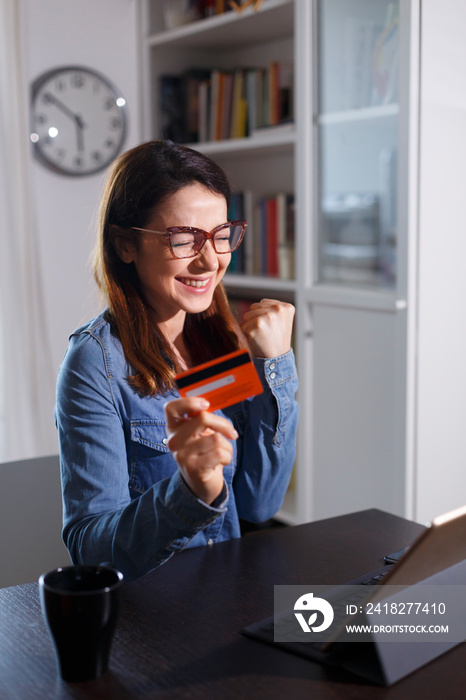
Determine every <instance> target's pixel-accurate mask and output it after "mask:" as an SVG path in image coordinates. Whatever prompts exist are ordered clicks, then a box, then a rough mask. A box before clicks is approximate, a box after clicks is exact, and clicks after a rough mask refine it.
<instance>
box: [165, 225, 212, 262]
mask: <svg viewBox="0 0 466 700" xmlns="http://www.w3.org/2000/svg"><path fill="white" fill-rule="evenodd" d="M204 240H205V239H204V236H203V235H202V233H196V232H191V231H180V232H173V233H172V234H171V236H170V243H171V248H172V251H173V254H174V255H175V256H176V257H177V258H192V257H193V256H194V255H196V253H197V251H198V250H199V248H200V247H201V245H202V243H203V242H204Z"/></svg>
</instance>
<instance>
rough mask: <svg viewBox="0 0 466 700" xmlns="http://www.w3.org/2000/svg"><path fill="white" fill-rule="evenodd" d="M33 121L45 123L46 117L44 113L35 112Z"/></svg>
mask: <svg viewBox="0 0 466 700" xmlns="http://www.w3.org/2000/svg"><path fill="white" fill-rule="evenodd" d="M34 121H35V123H36V124H45V123H46V121H47V117H46V116H45V114H36V115H35V117H34Z"/></svg>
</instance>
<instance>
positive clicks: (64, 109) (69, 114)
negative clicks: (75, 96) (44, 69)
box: [44, 92, 79, 121]
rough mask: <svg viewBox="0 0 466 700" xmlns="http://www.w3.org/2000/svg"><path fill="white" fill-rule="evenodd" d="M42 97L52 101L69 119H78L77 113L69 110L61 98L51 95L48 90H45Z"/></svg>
mask: <svg viewBox="0 0 466 700" xmlns="http://www.w3.org/2000/svg"><path fill="white" fill-rule="evenodd" d="M44 97H46V98H47V99H48V101H49V102H52V104H54V105H55V106H56V107H58V109H59V110H61V111H62V112H63V114H66V116H67V117H70V119H73V120H74V121H76V120H77V118H78V119H79V117H77V115H76V114H75V113H74V112H72V111H71V109H70V108H69V107H67V106H66V105H65V104H63V102H61V100H59V99H57V98H56V97H55V95H52V94H51V93H50V92H46V93H45V95H44Z"/></svg>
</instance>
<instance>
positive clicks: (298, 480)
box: [141, 0, 466, 524]
mask: <svg viewBox="0 0 466 700" xmlns="http://www.w3.org/2000/svg"><path fill="white" fill-rule="evenodd" d="M446 3H447V5H448V8H449V12H446V11H443V10H441V8H437V9H436V8H435V7H433V6H429V8H428V9H426V13H427V15H426V17H427V16H428V15H429V16H430V15H432V16H435V19H433V20H432V21H431V23H430V25H429V22H428V20H427V19H425V17H424V18H423V23H422V24H421V12H420V9H421V0H378V1H377V2H374V0H295V1H293V0H264V2H263V3H262V4H261V7H260V10H259V11H258V12H255V11H254V9H253V7H249V8H248V9H246V10H245V11H244V12H243V13H241V14H237V13H236V12H233V11H231V12H223V13H222V14H219V15H214V16H210V17H207V18H204V19H200V20H197V21H193V22H190V23H186V24H182V25H181V26H177V27H167V26H165V24H164V14H163V8H164V2H162V0H141V7H142V11H141V65H142V95H143V104H142V107H143V133H144V137H145V138H154V137H156V138H159V137H160V136H161V131H162V130H163V119H162V116H163V115H161V109H160V102H159V89H158V86H159V84H160V78H161V76H162V75H167V74H169V75H174V76H177V75H178V76H181V75H183V74H184V73H185V72H186V71H187V70H188V69H192V68H196V69H202V70H204V71H213V70H217V71H220V72H228V71H234V70H235V69H236V68H238V67H244V68H245V69H250V68H258V67H262V68H264V69H265V68H267V67H268V66H270V64H271V62H278V63H279V64H280V63H281V64H283V65H290V64H293V66H294V91H293V117H294V118H293V121H292V123H285V124H279V125H276V126H275V127H270V128H267V129H266V128H264V129H260V128H259V129H252V130H250V132H249V133H247V134H246V135H244V136H243V137H241V138H220V139H214V140H203V141H201V142H194V143H190V144H189V145H191V146H192V147H194V148H197V149H198V150H201V151H202V152H204V153H206V154H208V155H210V156H211V157H212V158H214V159H215V160H217V161H218V162H219V163H220V165H222V167H224V169H225V170H226V172H227V173H228V175H229V178H230V181H231V184H232V189H233V191H241V192H243V193H245V194H246V198H247V200H248V204H247V205H246V206H247V216H246V218H247V219H248V222H249V228H248V232H247V234H246V235H247V236H249V237H253V238H254V237H255V236H257V235H258V233H257V231H258V226H257V222H256V216H255V211H256V209H257V206H258V205H259V202H260V201H261V200H262V199H264V198H270V197H275V196H276V195H277V194H278V193H285V194H288V195H293V196H294V207H295V235H294V256H293V257H294V271H293V272H294V274H293V275H292V277H291V276H290V278H289V279H280V277H277V276H270V275H267V274H263V273H262V274H258V273H257V272H254V273H253V274H244V273H241V274H239V273H238V272H230V273H229V274H228V275H227V276H226V277H225V285H226V287H227V291H228V293H229V295H230V298H231V299H232V300H233V302H234V303H237V304H238V305H239V307H241V305H242V304H244V301H245V300H255V299H260V298H262V297H266V296H267V297H271V296H275V297H278V298H281V299H284V300H286V301H290V302H292V303H294V304H295V306H296V312H297V313H296V323H295V338H294V348H295V352H296V356H297V362H298V372H299V378H300V389H299V394H298V401H299V404H300V427H299V434H298V444H297V461H296V465H295V470H294V474H293V480H292V484H291V487H290V490H289V493H288V494H287V497H286V499H285V503H284V506H283V509H282V511H281V512H280V514H279V517H280V518H281V519H282V520H284V521H285V522H288V523H292V524H294V523H299V522H304V521H308V520H311V519H314V518H324V517H330V516H333V515H338V514H341V513H345V512H349V511H354V510H358V509H363V508H370V507H378V508H381V509H384V510H388V511H390V512H393V513H396V514H399V515H404V516H407V517H411V518H420V519H425V520H427V519H430V518H431V517H433V516H435V515H436V514H437V513H438V512H441V511H442V509H443V510H447V509H448V507H450V506H451V507H456V505H460V503H457V502H456V501H455V494H454V493H453V492H448V493H447V492H445V493H444V491H445V489H443V491H442V494H443V496H442V498H441V502H442V506H440V505H439V507H438V508H436V507H432V508H431V505H432V504H433V503H434V501H435V499H436V494H435V493H434V491H435V489H432V490H430V491H429V489H426V487H425V486H424V485H423V484H422V483H421V477H422V475H424V474H426V475H427V474H433V473H434V471H435V465H434V464H431V463H430V462H429V456H428V454H427V453H426V449H425V447H424V445H427V444H429V436H430V435H434V434H436V429H437V426H436V425H435V424H434V421H433V418H432V419H431V418H430V417H429V412H426V411H425V410H421V409H420V408H419V401H420V398H422V396H430V397H431V398H432V392H431V391H430V389H429V382H432V373H430V374H429V373H428V372H427V370H426V369H425V368H427V367H431V366H432V363H433V360H432V361H431V363H429V361H427V362H426V360H425V358H426V357H430V346H432V347H433V346H435V345H436V340H435V330H433V329H435V323H436V322H438V319H439V314H437V316H436V317H435V319H434V316H433V314H432V313H431V312H430V309H429V308H428V307H427V306H426V301H425V300H427V299H431V297H430V296H429V294H428V293H426V284H425V281H424V274H425V273H424V272H423V270H424V269H425V266H426V261H429V260H431V261H435V262H436V261H438V260H439V259H440V257H441V255H444V251H441V249H440V247H439V245H435V244H434V243H431V241H434V240H436V233H437V232H435V231H431V239H429V238H426V237H425V235H424V237H421V236H420V232H419V227H420V225H421V223H422V224H423V226H424V227H425V229H426V230H427V231H428V230H429V221H428V220H426V217H425V215H424V213H423V212H424V210H425V211H428V210H429V206H433V205H434V203H435V204H436V205H437V206H439V207H440V208H442V211H443V212H444V214H445V216H449V217H450V218H449V221H452V219H451V216H450V214H449V213H448V214H447V213H446V212H447V211H448V212H450V211H454V212H457V211H458V204H457V202H460V201H461V199H462V197H461V195H460V194H458V196H457V198H456V200H453V198H452V196H450V195H449V194H448V192H447V187H446V185H444V183H443V182H441V177H442V176H441V174H440V170H439V169H438V168H437V167H436V165H435V162H434V161H433V160H432V158H431V152H434V151H433V147H432V143H434V142H435V141H436V142H438V143H443V141H444V138H445V133H439V131H438V129H439V128H440V127H437V129H434V128H433V126H432V124H434V122H435V124H439V125H440V124H444V123H446V122H447V120H446V118H445V119H442V118H440V113H439V112H436V113H435V117H434V118H432V114H433V106H432V104H433V103H432V102H430V103H428V102H426V101H425V100H424V101H423V93H422V92H421V79H422V80H423V81H424V82H423V86H424V88H423V89H426V86H427V87H429V80H430V81H431V82H432V84H434V83H435V79H436V76H439V75H440V73H439V72H438V71H437V73H436V72H435V69H434V68H432V69H431V72H430V73H426V72H425V71H424V73H423V74H421V59H422V60H424V62H425V60H426V59H425V53H424V52H425V51H426V48H425V47H426V46H429V45H430V46H431V51H432V55H435V56H438V51H437V50H435V49H434V48H433V47H435V45H436V41H438V40H439V39H438V37H436V34H435V25H436V23H437V24H439V23H445V22H449V23H450V30H451V31H450V34H451V36H452V37H453V36H456V35H455V34H454V31H453V27H454V26H455V25H454V22H455V20H457V21H458V22H459V23H460V22H461V21H463V26H464V22H465V21H466V18H465V10H464V5H463V4H462V2H461V0H446ZM431 5H433V4H431ZM442 7H443V5H442ZM423 12H424V11H423ZM424 14H425V13H424ZM425 27H427V29H424V28H425ZM421 33H422V41H421ZM451 41H453V44H454V45H455V46H456V50H457V51H458V52H460V53H461V52H463V53H462V54H461V55H464V48H462V47H461V46H460V45H459V44H458V46H457V45H456V43H455V41H456V40H453V39H451ZM429 42H430V44H429ZM450 48H451V47H450ZM454 55H455V54H454V52H453V51H451V50H445V52H444V54H443V55H442V66H443V69H444V72H443V74H444V75H447V74H448V75H450V76H459V75H460V73H459V67H458V65H455V63H454V59H453V56H454ZM458 55H459V54H458ZM426 65H429V63H428V61H427V64H426ZM458 85H460V77H458ZM437 89H438V88H437ZM432 90H434V88H432ZM463 93H464V91H463ZM426 94H428V93H426ZM432 94H434V93H433V92H432ZM457 94H458V95H460V94H461V91H460V90H459V89H458V91H457ZM452 99H453V98H452V97H451V96H449V97H448V100H446V103H447V102H448V104H449V105H450V102H449V100H452ZM459 99H460V98H459V97H458V100H459ZM449 109H450V107H449ZM426 115H427V116H430V118H431V119H432V121H430V122H426V121H424V122H423V123H424V125H426V124H427V126H428V129H427V131H429V129H430V130H431V131H432V132H435V138H434V139H432V140H431V141H430V142H427V141H426V139H425V137H424V135H423V134H424V133H427V132H422V130H420V123H421V121H422V120H423V119H425V116H426ZM448 130H449V127H448V126H447V127H446V131H448ZM455 133H456V132H455ZM457 140H458V143H460V142H461V138H460V135H459V134H457ZM463 142H464V139H463ZM455 153H456V147H454V148H450V149H442V151H441V159H442V163H443V164H444V167H443V169H442V172H443V173H445V172H446V167H445V165H446V164H447V167H450V168H451V169H452V171H455V168H456V169H457V170H458V168H459V166H458V163H459V162H460V161H459V160H458V161H455V159H454V155H455ZM437 156H438V158H440V155H438V154H437ZM421 160H422V164H423V170H422V172H421V170H420V162H421ZM463 161H464V162H466V155H465V157H464V159H463ZM463 161H461V162H463ZM429 178H430V179H429ZM431 180H432V181H434V180H435V182H438V188H437V189H438V191H439V192H442V193H443V194H442V197H443V200H442V199H441V198H439V197H437V194H436V193H434V192H433V191H432V189H430V190H429V191H430V192H431V195H430V200H429V201H426V200H425V199H423V197H422V191H421V189H420V183H421V182H422V183H426V182H427V183H430V181H431ZM462 180H463V181H464V177H462ZM460 181H461V178H458V182H460ZM455 187H456V185H455ZM427 189H428V188H427ZM451 191H452V192H457V188H456V189H455V188H454V187H452V188H451ZM463 199H464V198H463ZM442 202H445V205H444V206H443V205H442ZM460 220H461V217H459V218H457V219H455V220H454V221H455V224H454V226H453V227H452V230H453V229H454V230H455V231H456V230H458V232H459V231H460V230H462V226H461V224H460V223H459V222H460ZM440 228H442V227H441V225H440ZM381 232H382V233H381ZM382 234H383V235H382ZM455 246H456V247H457V248H458V250H461V249H464V244H463V243H462V242H461V241H460V240H459V239H458V237H456V238H455ZM464 254H465V256H466V251H465V252H464ZM451 262H452V263H453V264H454V260H453V259H452V261H451ZM434 269H435V272H433V270H434ZM431 270H432V272H431V278H432V279H436V280H440V281H441V285H442V284H443V286H444V289H445V290H446V289H448V288H449V286H450V280H449V278H448V272H447V271H445V273H444V274H442V273H441V271H440V270H439V269H438V266H437V267H436V266H435V264H434V262H433V263H432V265H431ZM423 282H424V286H423V284H422V283H423ZM441 285H440V286H441ZM436 289H437V294H439V295H440V296H441V298H442V299H444V301H445V304H446V305H448V308H449V309H451V308H452V306H453V307H454V308H455V309H456V312H457V314H461V313H462V309H461V305H460V304H459V303H458V302H452V298H451V296H449V297H448V299H447V298H446V293H445V294H443V293H442V292H441V291H439V287H438V286H437V288H436ZM465 295H466V288H465V289H464V294H463V297H464V296H465ZM431 302H432V300H431ZM432 306H433V307H434V308H437V310H438V304H436V303H433V304H432ZM440 315H441V314H440ZM436 319H437V320H436ZM458 334H459V331H458V332H457V333H456V332H453V331H451V330H450V329H449V330H448V333H447V337H448V338H449V339H450V347H454V344H455V342H456V343H457V344H458V347H462V348H464V353H466V346H465V343H464V342H463V341H462V340H461V338H459V335H458ZM425 337H428V338H429V343H428V344H427V345H426V343H425V340H424V338H425ZM437 346H438V344H437ZM420 352H421V354H420ZM464 353H463V356H464ZM420 357H421V359H422V358H424V364H422V362H421V360H420ZM449 369H450V374H449V376H450V377H453V375H454V373H455V372H456V374H457V375H458V376H459V375H461V376H463V375H464V371H463V370H462V369H461V364H460V363H459V362H456V363H453V364H452V365H451V368H449ZM419 373H420V374H419ZM454 384H455V380H454V379H453V378H452V380H451V386H453V385H454ZM434 385H435V386H437V388H438V390H439V391H442V392H443V386H444V385H443V384H442V387H439V383H438V382H437V383H435V382H434ZM460 386H463V388H464V392H463V394H464V395H466V378H465V380H464V381H463V382H462V383H461V382H460ZM449 396H451V398H452V401H451V405H452V406H458V402H459V399H458V397H456V396H453V391H452V392H450V394H449ZM444 406H445V403H444ZM451 410H453V408H452V409H451ZM432 415H435V416H437V418H438V419H439V422H440V423H442V416H441V415H439V414H438V412H437V413H436V412H435V411H433V412H432ZM447 432H448V431H446V430H444V432H443V436H444V437H445V440H448V435H447ZM421 437H422V439H421ZM461 440H462V438H461V436H460V435H458V437H457V440H456V443H455V444H457V446H458V450H459V452H460V453H461V454H464V459H466V450H464V449H463V451H462V452H461V449H462V448H461V445H460V443H461V444H463V442H464V441H463V442H461ZM421 454H422V455H424V462H422V463H421V462H419V458H418V455H421ZM447 473H448V474H449V475H451V478H452V479H453V482H452V483H455V484H457V492H458V493H459V492H461V489H462V487H464V486H466V484H464V483H463V482H461V483H459V481H458V477H457V476H456V475H455V472H454V469H453V471H451V470H450V471H448V469H447ZM455 479H456V481H455ZM463 491H464V489H463Z"/></svg>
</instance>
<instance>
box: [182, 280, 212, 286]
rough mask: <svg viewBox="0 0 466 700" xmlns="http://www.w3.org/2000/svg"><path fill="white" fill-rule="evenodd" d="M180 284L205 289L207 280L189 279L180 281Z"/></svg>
mask: <svg viewBox="0 0 466 700" xmlns="http://www.w3.org/2000/svg"><path fill="white" fill-rule="evenodd" d="M181 282H183V284H186V285H187V286H188V287H205V286H206V285H207V284H208V282H209V280H190V279H182V280H181Z"/></svg>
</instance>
